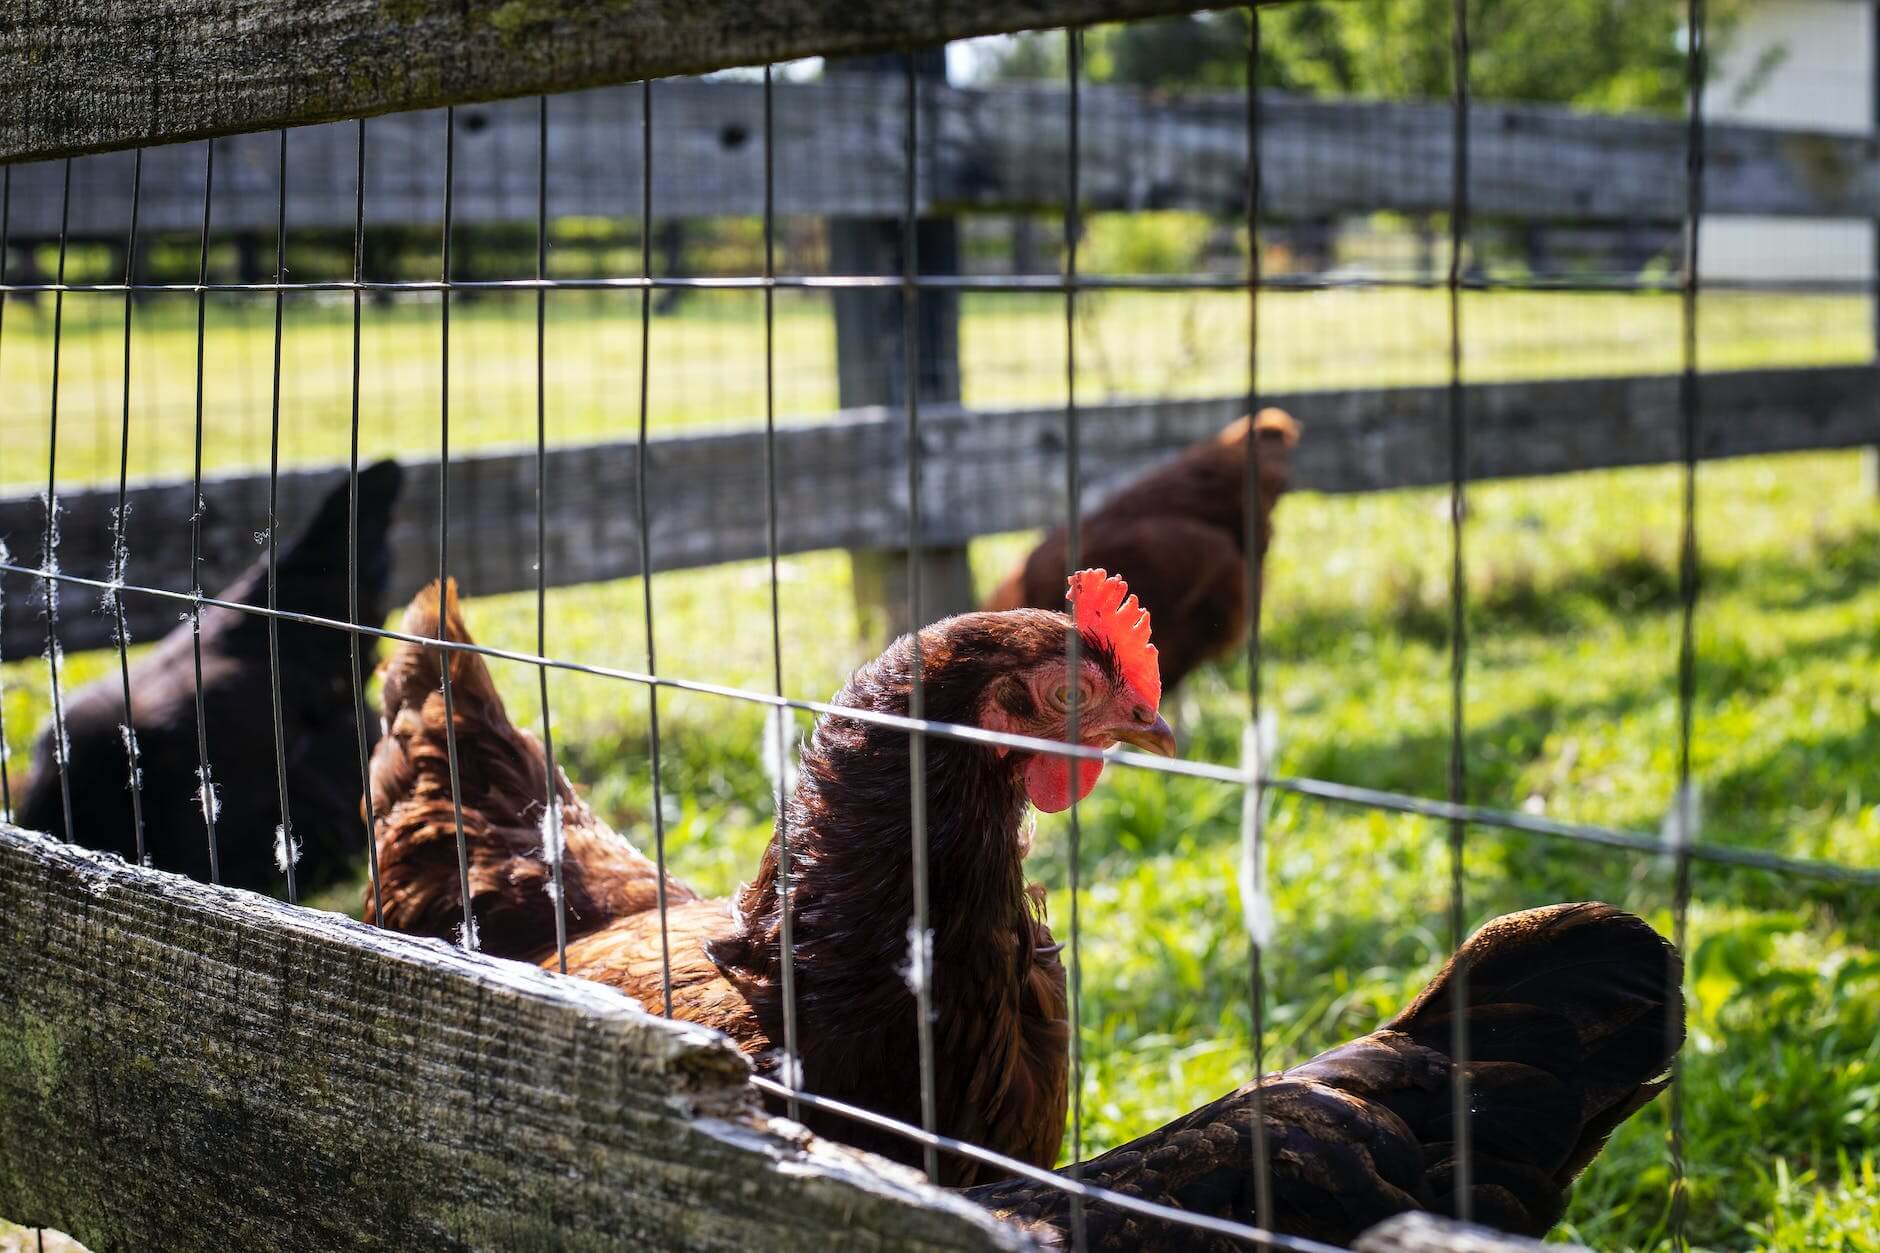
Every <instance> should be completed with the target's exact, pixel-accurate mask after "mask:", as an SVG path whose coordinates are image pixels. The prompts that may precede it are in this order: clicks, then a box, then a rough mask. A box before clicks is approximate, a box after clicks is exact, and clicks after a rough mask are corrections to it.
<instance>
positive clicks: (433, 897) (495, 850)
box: [366, 582, 695, 959]
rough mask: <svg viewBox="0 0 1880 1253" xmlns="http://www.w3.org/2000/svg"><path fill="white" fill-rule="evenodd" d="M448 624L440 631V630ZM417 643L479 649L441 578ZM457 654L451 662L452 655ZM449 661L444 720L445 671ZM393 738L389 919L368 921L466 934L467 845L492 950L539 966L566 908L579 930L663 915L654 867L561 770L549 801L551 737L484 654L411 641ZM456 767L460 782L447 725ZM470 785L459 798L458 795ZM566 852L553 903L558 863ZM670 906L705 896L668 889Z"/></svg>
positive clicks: (386, 814) (474, 896) (374, 772)
mask: <svg viewBox="0 0 1880 1253" xmlns="http://www.w3.org/2000/svg"><path fill="white" fill-rule="evenodd" d="M440 624H441V626H442V635H441V637H440V634H439V627H440ZM403 627H404V631H405V633H406V634H408V635H413V636H417V637H420V638H421V639H426V640H434V639H439V638H442V639H443V640H444V641H446V642H454V643H458V644H472V643H474V642H475V641H474V640H473V639H472V638H471V636H470V631H469V629H468V628H467V627H466V626H465V625H464V619H463V612H462V609H461V607H460V606H459V604H458V600H457V587H456V584H455V583H454V582H447V583H445V584H444V585H443V586H442V588H441V589H440V587H439V585H438V584H437V583H432V584H430V585H429V586H427V587H426V588H424V590H423V591H421V592H419V593H418V595H417V596H416V598H414V599H413V600H412V602H411V606H410V608H408V609H407V610H406V611H405V619H404V623H403ZM446 658H448V661H447V660H446ZM446 664H448V665H449V667H450V694H451V701H450V706H451V707H450V714H451V717H450V719H449V720H447V719H446V716H445V708H444V698H443V677H444V667H445V665H446ZM383 670H384V683H383V687H382V701H383V705H382V709H383V716H384V725H385V733H384V735H383V736H382V737H381V738H380V740H379V742H378V745H377V747H375V748H374V749H373V751H372V762H371V770H370V774H371V786H372V803H373V817H374V820H375V823H376V830H375V831H374V839H375V840H376V842H377V845H378V853H379V879H380V896H381V899H382V900H383V901H384V916H383V917H382V918H376V919H375V918H374V916H373V904H372V901H371V900H370V898H368V900H367V902H366V916H367V919H368V920H369V921H378V922H379V923H381V925H384V926H388V927H391V928H393V929H395V930H399V931H405V932H408V933H411V934H415V935H428V936H434V937H438V938H442V939H454V938H458V933H459V929H460V928H461V927H462V925H463V893H462V883H461V876H460V872H459V869H458V864H457V839H458V829H459V822H460V821H461V828H462V838H463V841H464V847H465V851H466V854H467V858H468V861H469V869H470V906H471V913H472V914H473V915H474V917H475V918H476V923H477V928H476V931H477V935H478V937H479V938H480V941H481V947H482V949H483V951H484V952H488V953H494V954H495V955H497V956H499V957H516V958H523V959H534V958H538V957H540V956H541V955H542V954H543V952H544V951H545V950H548V949H551V947H552V945H553V943H554V938H555V930H556V929H555V919H556V913H557V910H558V909H565V916H566V919H567V922H568V925H569V929H570V930H569V934H571V935H572V934H577V933H578V932H580V931H583V930H586V929H590V928H592V927H595V926H598V925H601V924H603V923H606V922H608V921H610V920H612V919H615V918H619V917H623V916H626V915H629V914H633V913H638V912H640V911H642V910H644V909H648V908H651V907H653V905H654V904H655V902H656V900H657V895H658V894H657V891H656V885H657V884H658V883H659V877H658V871H657V868H656V867H655V866H654V865H653V863H652V862H650V861H649V860H648V859H647V858H646V857H644V856H642V855H641V854H640V852H639V851H638V850H637V849H635V848H634V847H633V845H632V844H630V843H629V842H627V841H626V840H624V839H622V838H620V837H619V836H617V835H615V834H614V833H613V832H612V831H611V830H609V829H608V827H607V826H606V824H605V823H603V822H601V821H600V819H599V818H597V817H596V816H595V815H594V813H593V811H592V810H590V809H589V808H588V807H587V806H586V805H585V804H584V803H583V802H582V801H581V799H580V798H579V797H578V796H576V795H575V792H574V789H573V787H571V786H570V785H569V783H568V780H567V779H566V778H565V777H564V776H563V775H562V774H561V773H560V772H559V771H557V772H556V774H555V779H554V788H555V805H554V808H553V809H552V811H551V809H550V808H549V806H548V805H547V804H546V800H547V795H546V793H547V788H548V762H547V755H546V754H545V753H544V751H543V749H542V744H541V741H539V740H537V739H536V738H535V737H534V736H533V735H531V734H529V733H528V732H527V731H525V730H522V729H520V728H518V727H516V726H515V725H514V724H513V723H511V722H510V720H509V714H508V711H507V710H505V709H504V707H503V699H502V696H501V694H499V693H498V692H497V690H496V684H495V682H494V680H493V679H492V678H491V676H490V670H489V666H488V665H487V664H486V663H485V661H484V659H483V657H482V656H481V655H480V654H478V653H476V652H474V651H471V650H468V649H462V648H455V649H445V648H440V647H438V645H436V644H423V643H417V642H406V643H403V644H400V645H399V646H398V648H397V649H396V650H394V651H393V653H392V655H391V656H390V657H389V658H387V659H386V662H385V665H384V668H383ZM453 728H454V731H455V745H456V756H457V770H456V772H455V778H453V777H452V771H451V762H450V753H451V737H450V730H451V729H453ZM459 785H460V786H461V793H458V792H457V791H456V790H455V788H456V787H457V786H459ZM558 850H559V851H561V852H562V853H563V854H564V857H563V866H562V881H561V887H560V889H559V890H560V891H561V893H562V894H563V900H562V901H559V902H558V901H557V899H556V891H557V889H556V885H555V878H554V861H555V855H556V852H557V851H558ZM666 894H667V898H668V899H669V900H673V901H688V900H692V899H695V898H694V896H693V894H692V892H691V891H690V890H689V889H687V888H685V887H684V886H683V885H681V884H678V883H675V882H671V881H668V884H667V889H666Z"/></svg>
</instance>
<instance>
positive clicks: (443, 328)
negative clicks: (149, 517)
mask: <svg viewBox="0 0 1880 1253" xmlns="http://www.w3.org/2000/svg"><path fill="white" fill-rule="evenodd" d="M456 184H457V110H456V109H455V108H454V107H453V108H448V109H445V110H444V241H443V257H442V260H441V266H440V269H441V274H442V277H443V289H442V290H441V291H439V292H438V310H439V325H438V329H439V332H440V339H439V345H440V347H439V353H438V356H439V373H438V460H437V638H438V639H440V640H442V639H444V638H445V636H446V634H447V632H446V630H445V622H446V620H447V618H448V616H449V615H448V614H447V612H446V606H447V603H448V599H447V595H446V593H447V589H448V588H449V586H450V583H449V579H450V234H451V218H452V210H453V208H454V207H455V204H456ZM450 663H451V655H450V653H449V652H448V651H446V650H444V649H439V650H438V667H437V669H438V674H439V676H440V679H441V683H440V686H441V687H442V688H443V691H444V752H445V756H446V757H447V758H448V759H449V765H450V817H451V823H452V825H453V826H454V828H455V829H456V833H457V890H458V891H459V892H460V893H462V895H463V936H462V938H461V942H462V944H463V947H465V948H466V949H475V948H476V947H477V923H476V917H475V916H474V915H473V914H472V912H471V909H470V845H469V843H468V841H466V840H465V839H464V834H463V782H462V780H461V778H460V777H459V774H458V770H457V708H456V705H455V703H454V702H453V701H452V699H451V694H450Z"/></svg>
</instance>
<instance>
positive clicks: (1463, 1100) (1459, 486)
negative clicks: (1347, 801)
mask: <svg viewBox="0 0 1880 1253" xmlns="http://www.w3.org/2000/svg"><path fill="white" fill-rule="evenodd" d="M1450 82H1451V92H1452V108H1453V117H1454V121H1453V124H1452V125H1453V132H1452V136H1451V162H1450V183H1449V293H1448V295H1449V300H1448V305H1449V803H1450V804H1452V805H1457V806H1461V805H1465V804H1467V802H1468V743H1467V741H1466V740H1465V739H1464V737H1463V728H1464V723H1465V716H1466V713H1467V710H1466V708H1465V705H1466V700H1467V692H1466V685H1467V681H1468V669H1469V624H1468V601H1469V582H1468V566H1467V564H1466V556H1467V554H1466V552H1465V551H1464V545H1463V523H1464V522H1465V521H1466V517H1467V513H1468V504H1469V499H1468V486H1467V479H1468V473H1469V415H1468V410H1467V407H1466V403H1467V398H1466V393H1465V392H1464V390H1463V385H1462V274H1463V268H1464V264H1463V253H1464V250H1465V249H1466V248H1467V247H1468V242H1469V9H1468V0H1454V4H1453V5H1452V6H1451V9H1450ZM1467 836H1468V823H1467V822H1465V821H1464V820H1463V819H1461V818H1460V817H1454V818H1451V819H1450V820H1449V940H1450V948H1451V951H1453V952H1460V951H1461V949H1462V942H1463V941H1464V940H1466V939H1468V935H1469V932H1468V915H1467V913H1466V911H1465V907H1464V900H1463V872H1464V861H1463V857H1464V850H1463V845H1464V841H1465V840H1466V838H1467ZM1449 978H1450V983H1449V990H1450V1007H1451V1008H1450V1031H1449V1058H1450V1070H1449V1078H1450V1085H1449V1086H1450V1110H1449V1116H1450V1122H1451V1125H1452V1126H1453V1127H1454V1129H1455V1130H1454V1135H1455V1139H1454V1143H1453V1145H1452V1147H1451V1157H1452V1159H1453V1160H1454V1162H1455V1174H1454V1184H1455V1209H1456V1217H1457V1218H1459V1219H1461V1220H1462V1221H1463V1222H1468V1221H1469V1219H1470V1216H1471V1214H1472V1213H1473V1211H1474V1208H1475V1206H1474V1194H1473V1192H1472V1190H1471V1189H1472V1184H1473V1180H1472V1175H1473V1173H1474V1162H1473V1159H1472V1157H1471V1154H1472V1152H1473V1147H1472V1146H1473V1141H1474V1130H1475V1128H1474V1114H1473V1105H1472V1103H1471V1101H1470V1097H1469V1084H1470V1081H1469V1057H1470V1053H1469V1015H1468V1006H1469V972H1468V969H1467V968H1466V967H1464V966H1462V965H1460V964H1458V965H1456V966H1455V967H1453V968H1452V970H1451V972H1450V976H1449Z"/></svg>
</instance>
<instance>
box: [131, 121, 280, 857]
mask: <svg viewBox="0 0 1880 1253" xmlns="http://www.w3.org/2000/svg"><path fill="white" fill-rule="evenodd" d="M202 147H203V156H202V242H201V245H200V247H199V249H198V251H197V257H196V412H195V431H194V439H195V461H194V464H193V468H192V470H191V476H192V477H191V492H192V494H191V496H190V509H189V586H190V595H189V646H190V657H191V661H192V663H193V664H194V667H195V678H196V687H195V694H196V799H197V802H198V803H199V804H200V805H201V806H202V825H203V828H204V830H205V831H206V832H207V833H208V838H209V882H211V883H220V882H222V852H221V841H220V840H218V839H217V838H216V809H217V805H218V802H217V801H216V792H215V775H214V773H213V772H212V771H211V770H210V769H209V716H208V712H207V710H206V709H205V707H204V703H203V687H202V607H203V605H204V604H205V603H207V598H206V596H205V595H204V593H203V590H202V520H203V515H204V514H205V513H207V512H208V509H209V502H208V501H207V500H206V499H204V497H203V494H202V402H203V388H204V386H205V385H206V382H205V376H204V373H203V356H204V344H205V342H206V340H207V326H208V319H209V286H208V284H209V226H210V215H211V211H212V210H213V208H214V204H215V140H213V139H211V140H210V141H209V142H208V143H206V144H204V145H203V146H202ZM120 594H121V593H120ZM278 612H279V610H278V609H274V608H270V609H269V613H270V615H272V614H275V613H278Z"/></svg>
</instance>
